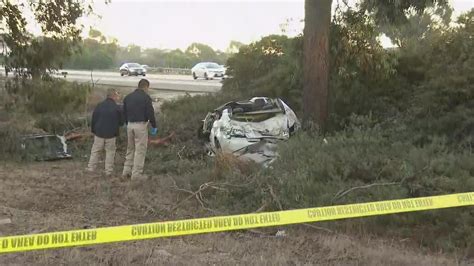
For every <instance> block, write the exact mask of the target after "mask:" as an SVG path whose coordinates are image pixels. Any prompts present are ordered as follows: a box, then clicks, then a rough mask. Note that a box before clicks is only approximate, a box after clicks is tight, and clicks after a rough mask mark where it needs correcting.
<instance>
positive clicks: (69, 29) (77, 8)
mask: <svg viewBox="0 0 474 266" xmlns="http://www.w3.org/2000/svg"><path fill="white" fill-rule="evenodd" d="M24 11H29V12H31V13H32V14H33V16H34V20H35V22H36V23H37V24H38V25H39V26H40V28H41V32H42V35H43V37H40V38H37V37H34V36H33V35H32V34H31V33H29V32H28V31H27V29H26V26H27V21H26V18H25V15H24V14H25V12H24ZM91 12H92V7H91V4H90V3H89V4H87V2H84V1H80V0H67V1H21V0H18V1H11V0H2V1H0V25H2V38H3V40H4V41H5V43H6V46H7V47H8V48H9V50H8V52H7V53H6V55H5V64H6V66H7V67H8V68H16V69H23V68H28V69H29V71H31V73H32V75H33V76H34V77H39V76H41V75H43V74H45V73H46V72H47V71H48V70H52V69H57V68H60V67H61V65H62V63H63V61H64V59H65V58H66V57H67V56H69V55H70V54H71V49H72V47H73V46H74V45H75V43H76V42H77V41H78V40H80V33H81V25H80V24H79V22H78V19H79V18H80V17H82V16H83V15H86V14H89V13H91ZM55 49H56V50H55ZM49 50H50V51H51V52H49ZM53 51H54V52H53Z"/></svg>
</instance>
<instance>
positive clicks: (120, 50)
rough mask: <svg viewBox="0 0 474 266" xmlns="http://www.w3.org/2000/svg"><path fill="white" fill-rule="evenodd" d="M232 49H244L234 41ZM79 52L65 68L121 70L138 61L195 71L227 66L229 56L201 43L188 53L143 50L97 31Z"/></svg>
mask: <svg viewBox="0 0 474 266" xmlns="http://www.w3.org/2000/svg"><path fill="white" fill-rule="evenodd" d="M231 45H233V46H232V47H234V48H233V49H236V47H240V46H241V45H240V44H239V43H238V42H234V43H233V44H232V43H231ZM78 51H79V52H78V53H77V54H75V55H74V56H73V57H72V58H71V59H70V60H69V61H68V62H67V63H66V64H65V65H66V67H68V68H73V69H107V68H117V67H118V66H119V65H121V64H123V63H126V62H137V63H140V64H145V65H148V66H151V67H171V68H191V67H193V66H194V65H195V64H197V63H199V62H203V61H212V62H216V63H218V64H225V63H226V61H227V58H228V57H229V53H227V52H222V51H219V50H213V49H212V48H211V47H210V46H208V45H205V44H200V43H193V44H191V45H190V46H189V47H188V48H187V49H186V50H185V51H184V52H183V51H182V50H180V49H174V50H164V49H158V48H148V49H143V48H142V47H140V46H138V45H128V46H126V47H120V46H119V45H118V42H117V40H116V39H113V38H112V39H111V38H107V37H105V36H103V35H102V33H100V32H99V31H97V30H93V29H92V30H91V31H90V34H89V37H88V38H87V39H86V40H84V41H82V42H81V43H80V44H79V48H78Z"/></svg>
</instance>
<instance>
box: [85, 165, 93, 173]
mask: <svg viewBox="0 0 474 266" xmlns="http://www.w3.org/2000/svg"><path fill="white" fill-rule="evenodd" d="M84 171H86V172H88V173H91V174H92V173H95V169H92V168H89V167H86V168H85V169H84Z"/></svg>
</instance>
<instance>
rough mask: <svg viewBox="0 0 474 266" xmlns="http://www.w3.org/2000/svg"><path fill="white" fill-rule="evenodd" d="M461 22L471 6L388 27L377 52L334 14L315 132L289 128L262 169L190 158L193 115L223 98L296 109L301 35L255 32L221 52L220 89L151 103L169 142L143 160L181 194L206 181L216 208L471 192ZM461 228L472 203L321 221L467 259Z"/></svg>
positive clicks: (467, 31)
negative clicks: (444, 18) (323, 117)
mask: <svg viewBox="0 0 474 266" xmlns="http://www.w3.org/2000/svg"><path fill="white" fill-rule="evenodd" d="M422 16H426V14H422ZM473 18H474V10H472V11H470V12H468V13H466V14H463V15H462V16H460V17H459V19H458V20H457V21H456V23H455V24H453V25H455V26H448V24H445V23H443V22H434V21H432V24H430V25H431V27H427V28H426V29H425V30H426V31H427V32H426V34H425V35H424V36H426V37H424V38H421V39H419V36H410V35H408V34H406V35H403V34H399V35H398V37H397V38H398V40H399V41H400V42H401V43H406V45H403V46H402V47H400V48H394V49H384V48H382V47H381V46H380V44H379V43H378V42H377V40H376V37H377V36H378V34H379V33H378V30H377V28H376V26H375V25H374V24H371V23H367V21H370V19H368V18H367V17H364V15H361V14H359V13H357V12H354V13H351V12H347V13H342V14H339V16H338V17H337V20H336V21H338V23H337V24H336V23H335V24H333V25H332V26H331V34H332V35H331V38H333V40H334V41H333V42H331V43H333V45H332V46H331V54H332V61H331V71H330V76H331V83H330V84H331V85H330V86H331V88H330V89H331V92H332V93H331V95H330V110H331V117H330V121H329V125H330V126H329V128H328V130H327V131H326V132H319V131H306V132H301V133H300V134H298V135H297V136H295V137H294V138H292V139H290V141H288V142H287V143H283V144H282V145H281V147H280V158H279V159H278V161H277V162H275V163H274V164H273V166H272V167H270V168H268V169H264V170H259V168H258V167H255V166H254V165H251V164H246V163H242V162H240V161H237V160H235V159H234V158H232V157H229V156H225V155H222V156H218V157H217V158H216V159H214V160H212V161H209V159H208V158H202V157H200V156H196V155H201V154H202V151H200V150H199V149H200V148H201V149H202V145H200V143H199V140H198V138H197V134H196V131H197V128H198V127H199V125H200V120H201V119H202V118H204V116H205V114H206V112H207V111H209V110H212V109H213V108H215V107H217V106H219V105H221V104H222V103H224V102H226V101H230V100H236V99H242V98H249V97H253V96H270V97H281V98H283V99H284V100H285V101H286V102H288V103H289V104H290V106H292V108H293V109H294V110H296V111H297V112H298V113H300V114H301V111H302V110H301V106H302V104H301V93H302V90H301V88H302V85H301V84H302V71H301V67H300V66H301V60H302V53H301V45H302V39H301V37H296V38H288V37H286V36H267V37H265V38H263V39H262V40H260V41H258V42H255V43H252V44H250V45H249V46H246V47H242V48H241V49H240V51H239V53H237V54H236V55H235V56H233V57H231V58H229V60H228V66H229V71H230V75H231V76H233V78H231V79H229V80H226V81H225V83H224V87H223V92H222V93H220V94H217V95H209V96H197V97H184V98H181V99H179V100H176V101H174V102H170V103H167V104H165V105H163V106H162V113H161V114H160V119H161V126H162V128H163V129H164V131H167V130H176V132H177V133H178V141H177V142H176V143H175V144H173V145H172V147H171V148H170V149H167V150H157V151H156V154H153V155H151V156H154V157H153V158H150V160H151V161H155V160H156V165H157V169H156V170H157V171H159V172H160V173H164V174H173V175H176V176H177V177H178V176H179V180H180V181H181V185H182V186H186V187H187V189H189V190H190V191H201V190H203V184H207V183H208V182H212V184H213V185H214V186H216V187H219V188H221V189H213V188H209V187H205V189H204V190H205V191H204V192H202V194H203V195H205V202H203V204H207V205H206V207H207V208H209V209H212V210H214V211H216V212H221V213H229V212H233V213H238V212H254V211H256V210H278V209H292V208H302V207H312V206H325V205H332V204H344V203H354V202H368V201H376V200H387V199H396V198H408V197H420V196H430V195H441V194H448V193H458V192H468V191H473V190H474V160H473V159H474V154H473V149H472V147H473V144H474V142H473V141H474V139H473V138H474V120H473V118H472V117H473V115H474V113H473V112H474V109H473V108H474V87H473V85H472V84H474V83H473V80H474V76H473V73H474V71H473V70H474V57H473V55H474V45H473V43H472V36H473V34H474V31H473V29H474V23H473ZM412 19H413V20H416V18H412ZM437 23H439V24H437ZM407 32H409V31H408V30H407ZM412 38H417V40H418V41H413V40H412ZM336 40H337V41H336ZM196 144H197V145H196ZM170 152H171V154H170ZM155 156H156V157H155ZM201 158H202V159H201ZM176 160H177V161H176ZM163 164H164V165H170V167H169V168H168V167H164V166H163ZM158 165H159V166H158ZM472 224H474V220H473V216H472V211H471V210H470V209H469V208H459V209H453V210H437V211H430V212H422V213H414V214H402V215H391V216H388V217H385V216H382V217H375V218H367V219H365V218H364V219H362V220H351V221H341V222H336V223H334V222H331V223H327V224H325V225H324V226H327V227H328V228H330V229H332V230H342V231H345V232H351V233H360V234H366V233H373V234H380V235H385V236H397V237H400V238H409V239H411V240H413V241H415V242H416V243H419V244H421V245H423V246H427V247H430V248H433V249H436V250H444V251H454V250H462V251H463V252H466V253H464V254H465V255H468V256H472V254H474V253H473V252H474V246H473V243H474V234H473V233H472V231H473V227H472Z"/></svg>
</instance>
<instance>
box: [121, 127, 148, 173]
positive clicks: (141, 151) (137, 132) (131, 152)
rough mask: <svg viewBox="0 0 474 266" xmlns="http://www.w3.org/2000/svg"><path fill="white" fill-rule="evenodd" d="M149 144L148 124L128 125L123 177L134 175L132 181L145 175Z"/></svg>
mask: <svg viewBox="0 0 474 266" xmlns="http://www.w3.org/2000/svg"><path fill="white" fill-rule="evenodd" d="M147 144H148V122H134V123H128V124H127V153H126V155H125V164H124V166H123V175H124V176H125V175H130V174H131V175H132V179H133V178H136V177H139V176H140V175H142V174H143V166H144V165H145V155H146V149H147Z"/></svg>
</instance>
